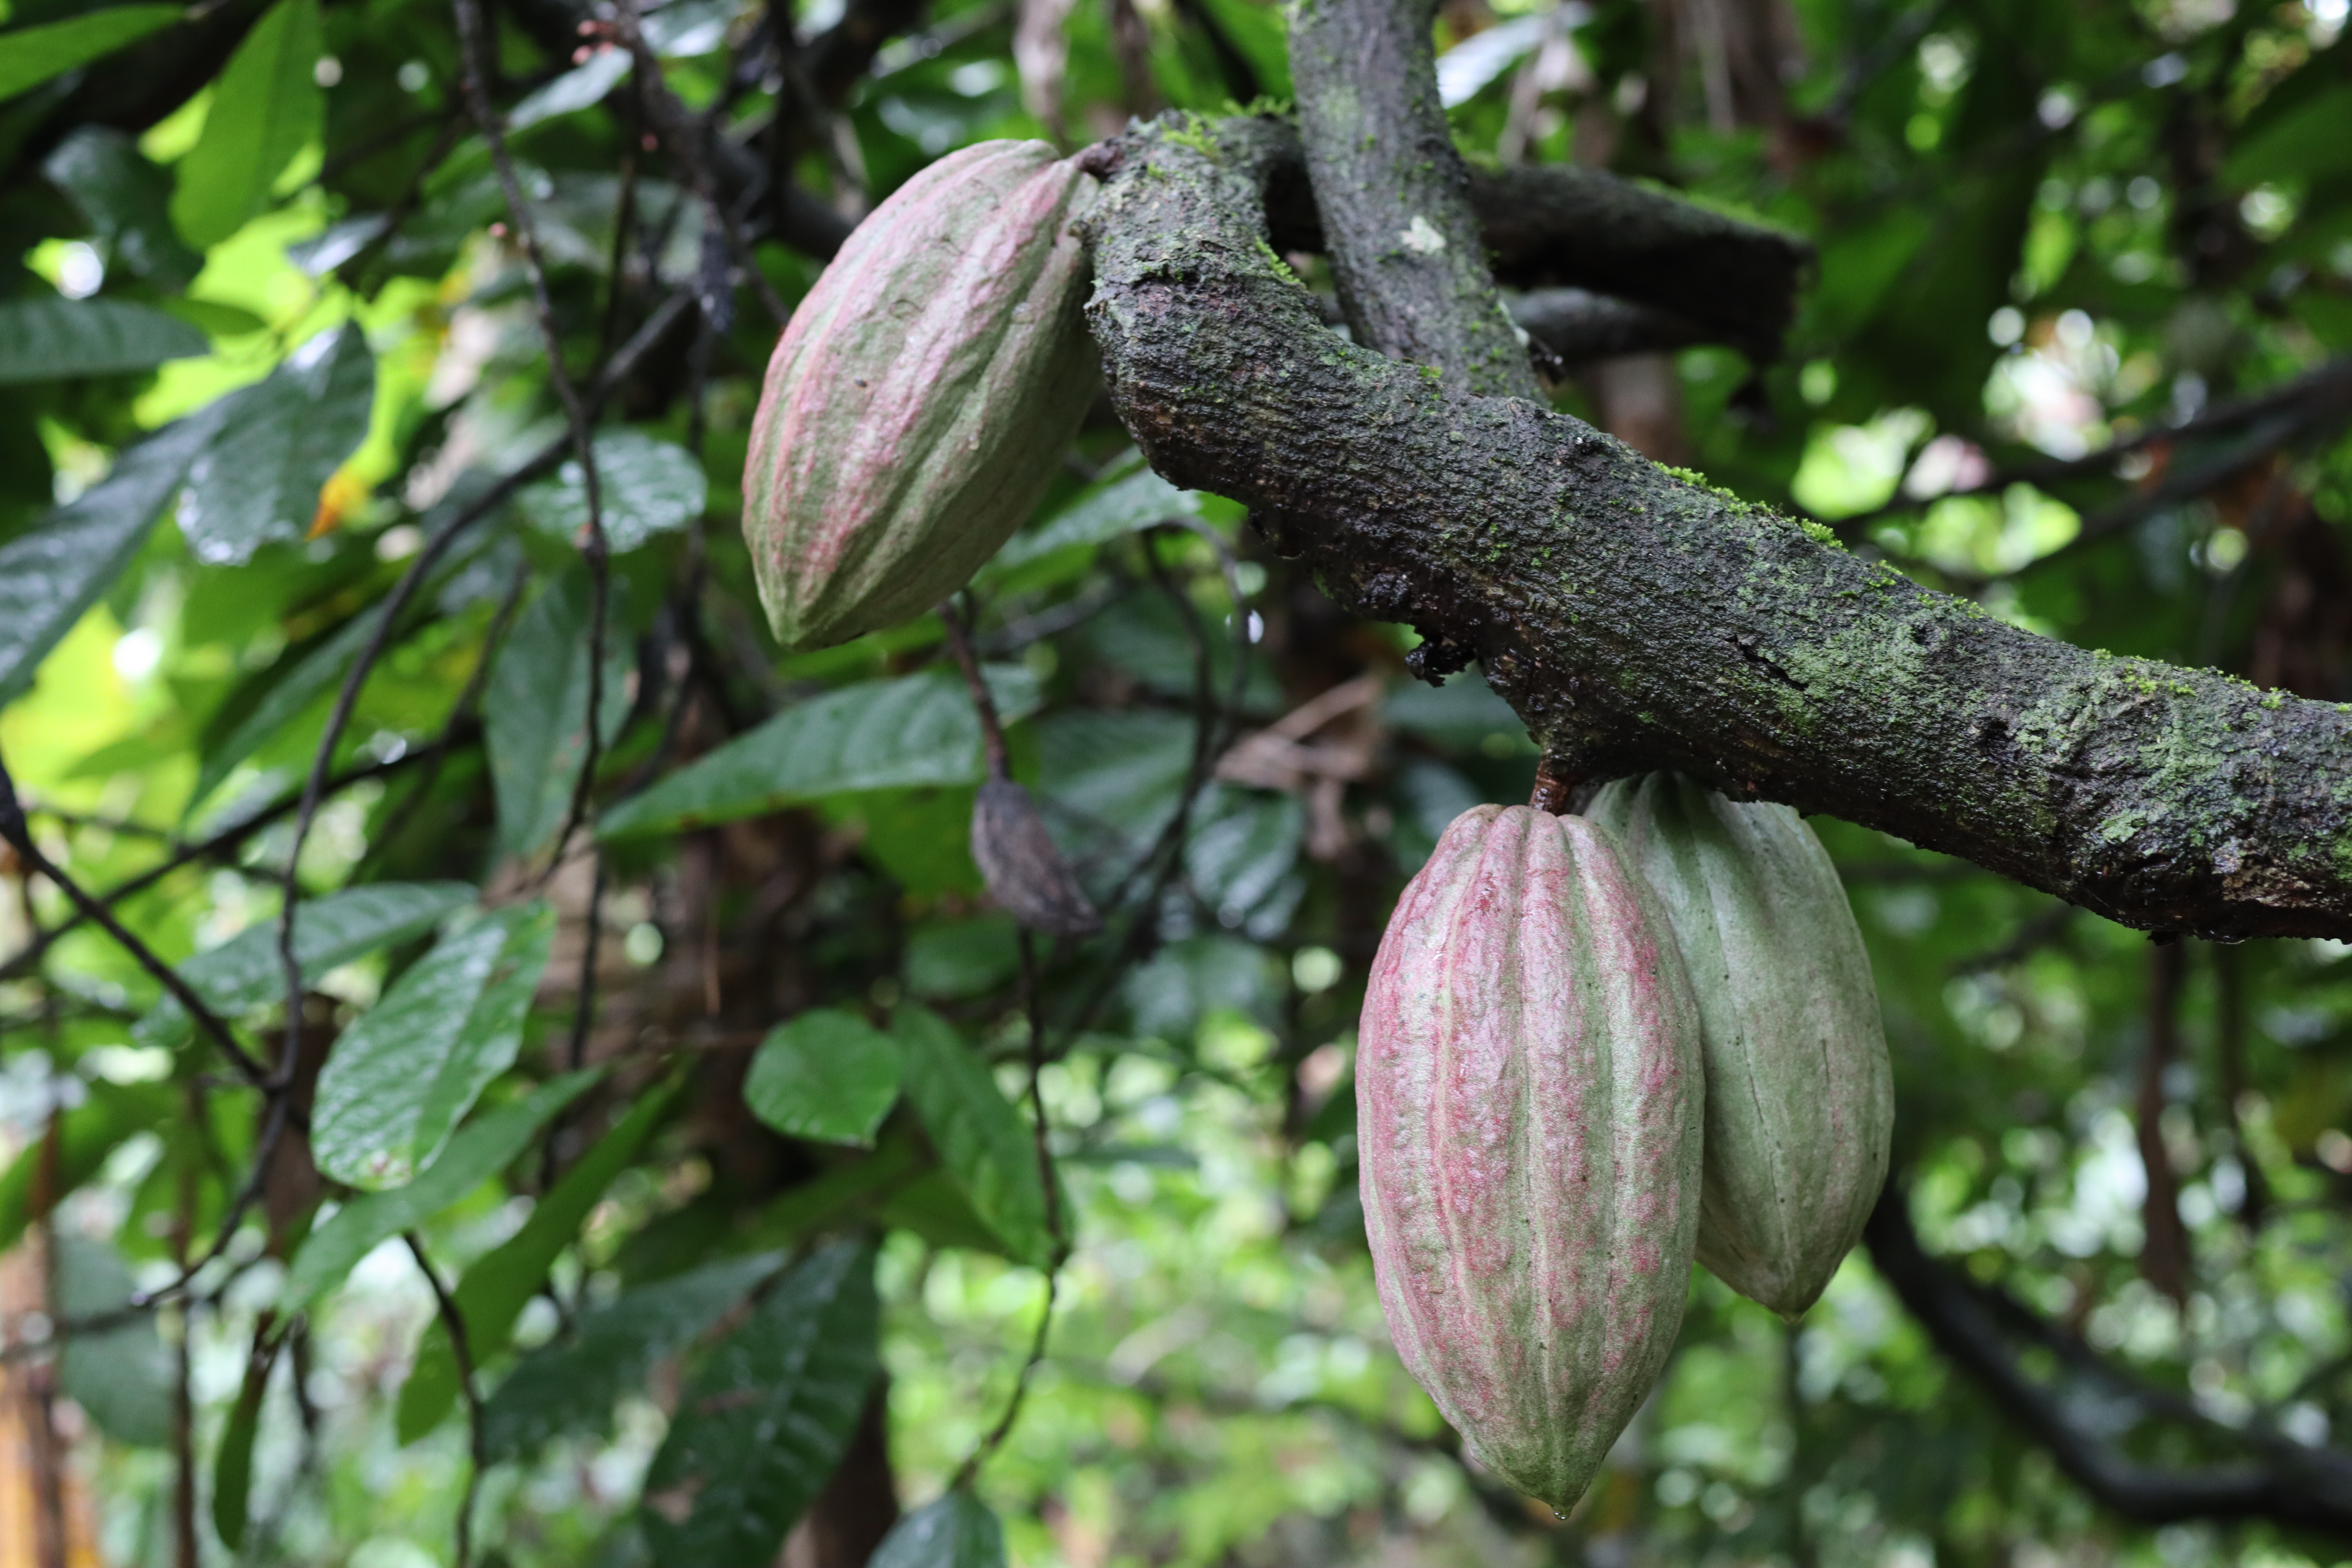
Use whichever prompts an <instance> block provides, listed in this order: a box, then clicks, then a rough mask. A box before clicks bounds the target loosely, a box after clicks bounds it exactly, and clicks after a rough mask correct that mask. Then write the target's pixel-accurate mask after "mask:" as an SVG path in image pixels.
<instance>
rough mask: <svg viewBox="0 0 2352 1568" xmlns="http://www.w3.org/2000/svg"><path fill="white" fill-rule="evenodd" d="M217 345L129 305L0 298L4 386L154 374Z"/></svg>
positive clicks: (185, 327)
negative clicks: (134, 372) (145, 372)
mask: <svg viewBox="0 0 2352 1568" xmlns="http://www.w3.org/2000/svg"><path fill="white" fill-rule="evenodd" d="M211 348H212V344H211V343H210V342H208V341H206V339H205V335H204V333H202V332H200V331H196V329H195V328H194V327H192V326H190V325H188V323H187V322H185V321H181V320H180V319H179V318H178V317H176V316H167V315H165V314H164V313H163V311H161V310H155V309H153V308H152V307H150V306H146V305H134V304H131V302H130V301H128V300H66V299H60V298H58V297H56V296H54V295H51V296H47V297H43V296H35V297H34V298H31V299H26V300H5V301H0V385H5V384H8V383H11V382H20V381H65V380H68V379H70V378H72V377H74V376H81V375H112V374H116V373H118V372H121V371H127V370H150V369H152V368H153V367H154V366H156V365H159V364H162V363H163V362H164V361H165V360H173V359H186V358H188V357H189V356H191V355H193V354H200V353H207V352H209V351H210V349H211Z"/></svg>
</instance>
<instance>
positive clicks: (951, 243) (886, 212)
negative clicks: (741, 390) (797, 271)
mask: <svg viewBox="0 0 2352 1568" xmlns="http://www.w3.org/2000/svg"><path fill="white" fill-rule="evenodd" d="M1096 189H1097V184H1096V181H1095V179H1094V177H1093V176H1092V175H1090V174H1085V173H1083V172H1082V171H1081V170H1079V169H1078V167H1077V166H1076V164H1075V163H1071V162H1069V161H1067V160H1063V161H1059V162H1057V161H1056V160H1055V156H1054V150H1053V149H1052V148H1051V147H1049V146H1047V145H1046V144H1045V142H981V143H980V144H978V145H977V146H972V147H967V148H964V149H963V150H962V151H961V152H958V153H950V154H949V155H948V156H947V157H945V158H942V159H940V161H939V162H938V163H933V164H931V165H930V166H929V168H927V169H925V170H923V172H922V173H920V174H917V175H916V176H915V177H914V178H913V179H911V180H909V181H908V182H907V183H906V184H904V185H902V186H900V187H899V188H898V192H897V193H896V194H894V195H892V196H891V197H890V198H889V200H887V201H886V202H884V203H883V204H882V205H880V206H878V207H877V208H876V209H875V210H874V212H873V214H872V215H871V216H868V217H867V218H866V221H865V222H864V223H862V224H860V225H858V226H857V228H856V232H854V233H853V234H851V235H850V237H849V239H848V242H847V243H846V244H845V245H844V246H843V247H841V252H840V254H839V255H837V256H835V258H834V259H833V264H832V265H831V266H829V267H827V268H825V270H824V276H823V277H822V278H819V279H817V282H816V287H815V288H814V289H810V290H809V294H808V298H807V299H805V300H803V301H802V302H801V306H800V309H799V310H796V311H794V312H793V319H792V322H791V324H790V325H789V326H787V327H786V328H785V329H784V333H783V336H782V338H781V339H779V340H778V342H777V343H776V352H775V353H774V355H773V356H772V357H771V358H770V360H769V361H768V374H767V381H766V383H765V384H764V385H763V387H762V388H761V394H760V407H759V412H758V414H757V415H756V416H754V418H753V422H752V427H751V452H750V455H749V457H748V458H746V459H745V461H744V465H743V536H744V539H745V542H747V543H749V544H750V545H751V565H752V571H753V574H754V575H755V576H756V578H757V579H758V583H759V588H760V601H761V604H762V605H765V606H766V608H767V612H768V621H769V624H770V625H771V626H772V627H773V628H774V630H775V633H776V637H777V638H778V640H780V641H781V642H782V643H783V645H784V646H785V647H788V648H803V647H824V646H826V645H828V644H832V643H838V642H846V641H847V640H849V639H850V638H851V637H857V636H859V635H861V634H863V633H866V632H869V631H872V630H874V629H875V628H876V627H877V626H888V625H889V624H891V623H892V622H894V621H899V620H903V619H905V618H906V617H907V616H912V615H917V614H919V613H920V612H922V611H924V610H928V609H929V608H930V607H931V606H932V605H935V604H937V603H939V602H940V600H941V599H944V598H946V597H947V596H948V595H950V594H952V593H954V592H955V591H956V590H957V589H959V588H961V587H962V586H963V585H964V584H966V583H967V582H969V581H971V574H973V573H974V572H976V571H978V570H979V569H980V566H981V564H982V563H983V562H985V561H986V560H987V559H988V558H989V556H990V555H992V554H993V553H994V552H995V551H996V549H997V547H998V546H999V545H1001V544H1003V542H1004V541H1005V540H1006V539H1007V538H1009V537H1011V535H1012V533H1013V530H1014V529H1016V528H1018V527H1019V526H1020V525H1021V523H1022V521H1024V519H1025V518H1027V517H1028V515H1029V513H1030V512H1031V510H1034V508H1035V506H1036V504H1037V502H1038V500H1040V499H1042V498H1043V496H1044V495H1045V487H1046V485H1047V484H1048V483H1049V482H1050V481H1051V480H1052V479H1053V477H1054V472H1055V467H1056V465H1057V464H1058V463H1059V462H1060V461H1061V457H1062V451H1063V448H1064V447H1066V446H1067V445H1068V444H1069V441H1070V437H1073V436H1074V435H1076V433H1077V427H1078V421H1079V419H1080V418H1081V417H1082V416H1084V415H1085V413H1086V410H1087V404H1088V403H1089V402H1090V401H1092V399H1093V397H1094V392H1095V385H1096V382H1097V372H1096V369H1095V356H1094V345H1093V342H1092V341H1091V340H1090V339H1089V338H1088V337H1087V329H1086V322H1085V320H1084V318H1083V316H1082V315H1081V314H1080V307H1081V306H1082V305H1083V304H1084V303H1085V295H1086V289H1087V277H1088V272H1087V261H1086V255H1085V247H1083V245H1082V244H1081V243H1080V242H1079V240H1078V239H1077V238H1076V237H1075V236H1073V235H1072V234H1071V233H1070V232H1069V230H1070V225H1071V222H1072V220H1073V219H1075V218H1076V217H1077V216H1079V214H1080V213H1081V212H1082V211H1083V210H1084V209H1085V207H1086V205H1087V204H1088V203H1090V202H1091V200H1092V198H1093V194H1094V192H1095V190H1096Z"/></svg>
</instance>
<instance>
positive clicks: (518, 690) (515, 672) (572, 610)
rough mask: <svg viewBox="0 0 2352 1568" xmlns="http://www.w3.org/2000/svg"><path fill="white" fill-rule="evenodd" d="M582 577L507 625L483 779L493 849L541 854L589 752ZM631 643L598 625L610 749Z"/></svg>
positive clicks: (623, 711)
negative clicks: (491, 813) (495, 816)
mask: <svg viewBox="0 0 2352 1568" xmlns="http://www.w3.org/2000/svg"><path fill="white" fill-rule="evenodd" d="M589 592H590V590H589V582H588V574H587V571H586V570H585V569H584V568H574V569H572V570H571V571H568V572H566V573H564V574H562V576H560V577H558V578H557V579H556V580H555V581H554V582H553V583H551V584H549V585H548V586H547V587H546V589H544V590H543V591H542V592H541V594H540V595H539V597H538V598H536V599H534V600H532V601H531V603H530V605H529V606H528V607H527V608H526V609H525V610H524V611H523V613H522V614H521V615H520V616H517V617H516V619H515V626H514V630H513V632H512V633H511V634H509V637H508V638H507V640H506V644H505V646H504V647H500V648H499V658H498V663H497V665H496V666H495V667H493V668H492V671H491V675H490V689H489V700H488V727H489V751H490V777H491V780H492V782H493V783H494V784H496V786H497V789H498V797H499V847H500V848H501V849H503V850H505V851H506V852H507V853H509V854H511V855H530V854H534V853H536V852H537V851H538V850H540V849H541V848H543V847H545V846H546V844H547V841H548V840H549V839H551V838H552V837H554V836H555V835H556V833H557V832H559V831H560V830H561V829H562V826H563V818H564V815H565V813H566V812H568V811H569V810H570V809H571V805H572V793H573V791H574V789H575V788H576V787H577V785H578V782H579V778H580V768H581V764H582V763H583V762H585V761H586V759H587V752H588V630H589V625H590V619H591V616H590V598H589ZM629 663H630V660H629V639H628V637H626V636H625V634H624V633H623V632H622V631H621V629H620V626H619V620H618V617H617V616H613V615H610V614H608V615H607V616H606V619H605V626H604V689H603V693H602V700H603V705H604V715H603V720H602V729H603V732H604V740H605V741H606V742H608V743H609V742H611V740H612V738H613V734H614V731H615V730H617V729H618V728H619V726H620V723H621V721H622V720H623V719H625V718H626V717H627V716H628V711H629V689H628V673H629Z"/></svg>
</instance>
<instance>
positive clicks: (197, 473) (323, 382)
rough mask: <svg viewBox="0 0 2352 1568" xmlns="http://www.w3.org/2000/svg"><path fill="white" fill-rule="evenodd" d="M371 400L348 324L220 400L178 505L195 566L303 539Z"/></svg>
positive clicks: (359, 339) (371, 373)
mask: <svg viewBox="0 0 2352 1568" xmlns="http://www.w3.org/2000/svg"><path fill="white" fill-rule="evenodd" d="M287 3H288V4H295V3H297V0H287ZM302 3H308V0H302ZM374 402H375V359H374V356H373V355H372V354H370V353H368V346H367V334H366V333H364V332H362V331H360V329H359V328H358V327H357V326H352V325H346V326H342V327H338V328H336V329H335V330H334V331H326V332H320V334H319V335H318V336H316V337H314V338H312V339H311V340H310V342H306V343H304V344H303V345H302V346H301V347H300V348H299V349H297V350H295V351H294V354H293V357H291V358H290V359H289V360H288V361H287V362H286V363H284V364H282V365H279V366H278V368H277V369H276V370H275V371H272V372H271V373H270V374H269V376H268V379H266V380H264V381H262V382H259V383H257V384H255V385H252V386H248V387H246V388H244V389H243V390H242V391H238V392H233V393H231V394H229V395H227V396H226V397H224V398H222V399H221V400H220V402H219V404H217V405H215V407H216V408H217V409H218V413H217V415H216V416H215V417H216V418H217V419H218V420H219V422H220V424H219V431H220V433H219V434H218V435H217V436H215V437H214V438H213V441H212V443H211V445H210V446H208V447H205V451H204V452H203V454H202V455H201V456H199V457H198V458H196V460H195V462H194V465H193V466H192V467H191V468H189V470H188V492H187V494H186V495H184V496H183V497H182V498H181V499H180V531H181V532H183V533H184V534H186V535H187V538H188V547H189V548H190V549H191V550H193V551H194V552H195V554H196V559H197V560H199V561H202V562H204V563H205V564H206V565H209V566H220V565H242V564H243V563H246V562H247V561H249V560H251V559H252V558H253V552H255V551H256V550H258V549H260V548H261V546H263V545H264V544H267V543H269V542H273V541H279V540H292V539H300V538H302V537H304V536H305V535H306V534H308V533H309V532H310V525H311V523H312V522H313V521H316V520H317V518H318V515H319V491H320V488H321V487H323V486H324V485H325V484H326V482H327V480H328V479H330V478H331V477H332V476H333V474H334V471H335V470H336V469H337V468H341V466H342V463H343V459H344V458H348V457H350V456H351V455H352V452H353V451H355V450H357V449H358V447H359V444H360V443H361V442H362V441H363V440H365V439H366V438H367V430H368V413H369V410H370V409H371V408H372V407H373V405H374ZM208 412H209V411H208Z"/></svg>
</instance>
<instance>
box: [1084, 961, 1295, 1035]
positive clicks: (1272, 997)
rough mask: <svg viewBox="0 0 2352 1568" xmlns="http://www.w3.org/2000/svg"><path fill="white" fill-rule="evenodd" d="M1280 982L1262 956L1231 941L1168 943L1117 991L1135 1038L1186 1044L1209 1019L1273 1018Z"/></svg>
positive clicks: (1280, 992)
mask: <svg viewBox="0 0 2352 1568" xmlns="http://www.w3.org/2000/svg"><path fill="white" fill-rule="evenodd" d="M1283 984H1284V982H1283V977H1282V975H1281V973H1279V971H1278V969H1277V967H1276V964H1275V962H1274V960H1273V958H1272V957H1271V956H1270V955H1269V954H1268V953H1267V952H1266V951H1265V949H1264V948H1262V947H1259V946H1257V945H1256V944H1255V943H1254V942H1242V941H1239V940H1237V939H1235V938H1234V937H1229V936H1199V937H1191V938H1188V939H1187V940H1185V941H1183V942H1170V943H1169V944H1168V945H1167V946H1165V947H1163V948H1161V949H1160V951H1159V952H1157V953H1155V954H1153V955H1152V959H1151V962H1150V963H1146V964H1143V965H1141V966H1139V967H1138V968H1135V969H1132V970H1129V972H1128V975H1127V979H1126V982H1125V983H1124V984H1122V985H1121V986H1120V987H1119V991H1120V994H1121V995H1122V996H1123V997H1124V998H1125V1000H1126V1002H1127V1008H1128V1015H1129V1020H1130V1021H1131V1022H1132V1024H1133V1026H1134V1029H1135V1032H1136V1033H1137V1034H1139V1035H1145V1036H1150V1037H1154V1038H1158V1039H1162V1040H1166V1041H1167V1042H1169V1043H1170V1044H1171V1045H1180V1046H1181V1045H1183V1044H1186V1043H1187V1042H1189V1041H1190V1040H1191V1039H1192V1036H1193V1033H1194V1031H1195V1030H1197V1029H1199V1028H1200V1026H1201V1022H1202V1019H1204V1018H1206V1017H1207V1016H1209V1015H1210V1014H1212V1013H1218V1012H1234V1013H1241V1014H1244V1015H1246V1016H1250V1017H1253V1018H1255V1019H1257V1020H1259V1021H1260V1022H1262V1023H1263V1022H1265V1021H1268V1020H1269V1019H1271V1018H1272V1016H1273V1015H1274V1010H1275V1007H1276V1004H1277V1002H1278V1000H1279V998H1280V996H1281V994H1282V986H1283Z"/></svg>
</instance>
